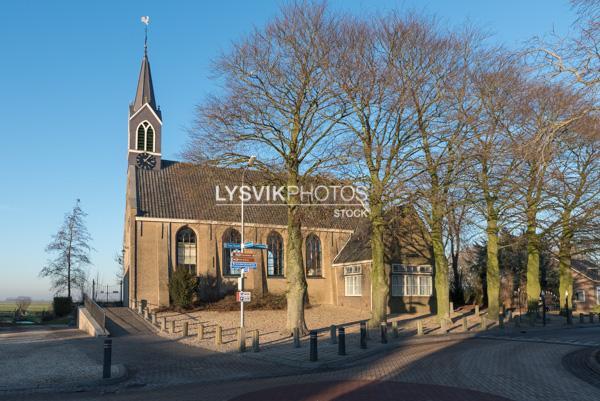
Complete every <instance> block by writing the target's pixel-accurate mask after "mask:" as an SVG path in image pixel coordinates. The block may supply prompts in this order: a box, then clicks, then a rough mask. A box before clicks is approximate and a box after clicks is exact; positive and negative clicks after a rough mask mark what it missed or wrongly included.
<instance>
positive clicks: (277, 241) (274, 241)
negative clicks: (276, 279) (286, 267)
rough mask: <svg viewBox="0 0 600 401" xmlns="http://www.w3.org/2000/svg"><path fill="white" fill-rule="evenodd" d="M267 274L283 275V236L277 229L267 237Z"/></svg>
mask: <svg viewBox="0 0 600 401" xmlns="http://www.w3.org/2000/svg"><path fill="white" fill-rule="evenodd" d="M267 275H268V276H283V238H281V235H279V233H277V232H275V231H272V232H271V233H270V234H269V236H268V237H267Z"/></svg>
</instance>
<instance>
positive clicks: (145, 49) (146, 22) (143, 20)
mask: <svg viewBox="0 0 600 401" xmlns="http://www.w3.org/2000/svg"><path fill="white" fill-rule="evenodd" d="M141 21H142V24H144V30H145V32H144V54H146V53H147V51H148V24H150V17H149V16H147V15H145V16H143V17H142V18H141Z"/></svg>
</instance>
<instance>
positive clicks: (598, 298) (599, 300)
mask: <svg viewBox="0 0 600 401" xmlns="http://www.w3.org/2000/svg"><path fill="white" fill-rule="evenodd" d="M596 305H600V286H598V287H596Z"/></svg>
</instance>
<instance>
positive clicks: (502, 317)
mask: <svg viewBox="0 0 600 401" xmlns="http://www.w3.org/2000/svg"><path fill="white" fill-rule="evenodd" d="M498 327H499V328H500V329H501V330H504V315H502V314H500V316H498Z"/></svg>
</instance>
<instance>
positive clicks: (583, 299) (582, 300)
mask: <svg viewBox="0 0 600 401" xmlns="http://www.w3.org/2000/svg"><path fill="white" fill-rule="evenodd" d="M579 293H581V294H582V297H581V299H579V296H578V294H579ZM574 298H575V299H573V302H585V290H575V297H574Z"/></svg>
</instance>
